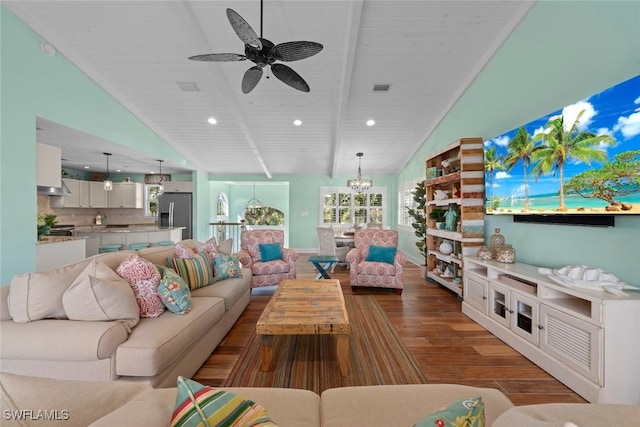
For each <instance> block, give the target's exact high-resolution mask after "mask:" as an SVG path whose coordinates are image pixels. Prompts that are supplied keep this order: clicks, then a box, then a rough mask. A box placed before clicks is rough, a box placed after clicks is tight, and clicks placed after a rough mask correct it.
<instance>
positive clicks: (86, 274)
mask: <svg viewBox="0 0 640 427" xmlns="http://www.w3.org/2000/svg"><path fill="white" fill-rule="evenodd" d="M62 304H63V306H64V310H65V312H66V313H67V317H68V318H69V319H70V320H85V321H107V320H120V319H121V320H125V321H126V322H124V323H125V325H127V326H128V327H129V329H131V328H132V327H134V326H135V325H136V324H137V323H138V320H139V319H140V314H139V311H138V305H137V303H136V297H135V296H134V294H133V290H132V289H131V286H129V283H127V281H126V280H124V279H122V278H121V277H120V276H118V274H117V273H116V272H115V271H113V270H112V269H111V268H109V267H107V265H106V264H103V263H102V262H99V261H96V260H95V259H93V260H92V262H91V263H89V264H88V265H87V267H86V268H85V269H84V270H83V271H82V272H81V273H80V275H78V277H77V278H76V280H74V281H73V283H72V284H71V286H69V288H67V290H66V291H65V292H64V294H63V295H62Z"/></svg>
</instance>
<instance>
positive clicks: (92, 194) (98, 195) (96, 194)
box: [89, 181, 107, 208]
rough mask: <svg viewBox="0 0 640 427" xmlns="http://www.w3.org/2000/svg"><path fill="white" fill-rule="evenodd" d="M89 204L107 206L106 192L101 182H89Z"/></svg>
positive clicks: (99, 206)
mask: <svg viewBox="0 0 640 427" xmlns="http://www.w3.org/2000/svg"><path fill="white" fill-rule="evenodd" d="M89 206H90V207H92V208H106V207H107V192H106V191H104V185H103V184H102V182H99V181H90V182H89Z"/></svg>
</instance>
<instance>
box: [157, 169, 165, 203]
mask: <svg viewBox="0 0 640 427" xmlns="http://www.w3.org/2000/svg"><path fill="white" fill-rule="evenodd" d="M162 162H164V160H158V168H159V171H160V172H159V173H158V178H157V179H156V182H157V183H158V192H157V193H156V194H157V195H158V196H159V195H161V194H162V193H164V187H163V186H162V181H164V177H163V176H162Z"/></svg>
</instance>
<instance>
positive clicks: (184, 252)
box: [174, 243, 198, 258]
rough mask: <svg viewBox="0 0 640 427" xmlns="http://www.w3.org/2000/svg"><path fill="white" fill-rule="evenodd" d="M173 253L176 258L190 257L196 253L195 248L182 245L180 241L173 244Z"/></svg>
mask: <svg viewBox="0 0 640 427" xmlns="http://www.w3.org/2000/svg"><path fill="white" fill-rule="evenodd" d="M174 249H175V255H176V258H191V257H192V256H195V255H197V254H198V252H196V250H195V249H192V248H190V247H189V246H186V245H183V244H182V243H178V244H176V246H175V248H174Z"/></svg>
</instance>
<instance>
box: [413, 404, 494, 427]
mask: <svg viewBox="0 0 640 427" xmlns="http://www.w3.org/2000/svg"><path fill="white" fill-rule="evenodd" d="M484 421H485V420H484V404H483V403H482V397H476V398H470V399H459V400H456V401H455V402H452V403H451V404H449V406H447V407H446V408H443V409H440V410H438V411H435V412H433V413H431V414H429V415H428V416H426V417H425V418H423V419H421V420H420V421H418V422H417V423H416V424H415V425H414V427H433V426H438V427H457V426H465V427H484V426H485V423H484Z"/></svg>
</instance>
